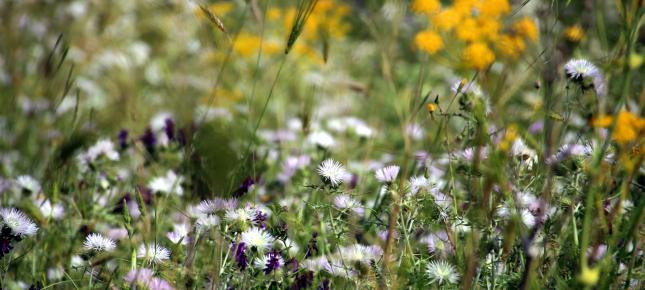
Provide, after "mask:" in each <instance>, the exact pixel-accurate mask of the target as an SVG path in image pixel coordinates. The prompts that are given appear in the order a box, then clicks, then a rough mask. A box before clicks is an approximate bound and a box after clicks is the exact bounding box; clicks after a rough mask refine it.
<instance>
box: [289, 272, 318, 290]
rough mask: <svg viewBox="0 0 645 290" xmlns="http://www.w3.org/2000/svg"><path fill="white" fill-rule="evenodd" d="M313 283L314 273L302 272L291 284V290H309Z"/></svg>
mask: <svg viewBox="0 0 645 290" xmlns="http://www.w3.org/2000/svg"><path fill="white" fill-rule="evenodd" d="M313 282H314V272H311V271H303V272H300V273H298V275H296V279H295V281H293V284H291V290H302V289H309V287H311V285H312V284H313Z"/></svg>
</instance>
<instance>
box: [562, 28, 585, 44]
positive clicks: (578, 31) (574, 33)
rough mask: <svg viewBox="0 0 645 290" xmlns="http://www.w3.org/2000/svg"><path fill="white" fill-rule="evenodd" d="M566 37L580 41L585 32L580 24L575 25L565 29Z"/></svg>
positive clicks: (572, 40) (573, 40)
mask: <svg viewBox="0 0 645 290" xmlns="http://www.w3.org/2000/svg"><path fill="white" fill-rule="evenodd" d="M564 37H565V38H566V39H567V40H569V41H571V42H580V40H582V38H583V37H585V32H584V30H582V27H580V25H573V26H569V27H567V28H566V29H565V30H564Z"/></svg>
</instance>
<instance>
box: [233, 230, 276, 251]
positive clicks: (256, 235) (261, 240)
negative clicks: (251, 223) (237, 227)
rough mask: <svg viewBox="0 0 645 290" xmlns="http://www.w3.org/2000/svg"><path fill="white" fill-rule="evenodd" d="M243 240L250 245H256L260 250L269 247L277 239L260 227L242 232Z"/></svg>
mask: <svg viewBox="0 0 645 290" xmlns="http://www.w3.org/2000/svg"><path fill="white" fill-rule="evenodd" d="M241 239H242V242H244V244H246V245H247V246H249V247H255V248H256V249H258V250H259V251H264V250H267V249H269V247H271V245H272V244H273V242H274V241H275V239H274V238H273V236H271V234H269V233H268V232H266V231H264V230H262V229H260V228H256V227H253V228H250V229H248V230H247V231H245V232H243V233H242V238H241Z"/></svg>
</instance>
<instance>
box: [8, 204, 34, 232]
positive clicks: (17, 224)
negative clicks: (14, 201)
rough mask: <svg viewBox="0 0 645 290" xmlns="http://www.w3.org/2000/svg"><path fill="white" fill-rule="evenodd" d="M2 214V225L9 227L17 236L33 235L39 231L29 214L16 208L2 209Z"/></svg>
mask: <svg viewBox="0 0 645 290" xmlns="http://www.w3.org/2000/svg"><path fill="white" fill-rule="evenodd" d="M0 216H1V217H2V221H1V222H0V225H6V226H7V227H9V228H10V229H11V232H12V233H13V235H15V236H21V237H25V236H33V235H35V234H36V232H37V231H38V227H37V226H36V224H35V223H34V222H32V221H31V219H30V218H29V217H27V215H25V214H24V213H23V212H21V211H19V210H17V209H15V208H3V209H0Z"/></svg>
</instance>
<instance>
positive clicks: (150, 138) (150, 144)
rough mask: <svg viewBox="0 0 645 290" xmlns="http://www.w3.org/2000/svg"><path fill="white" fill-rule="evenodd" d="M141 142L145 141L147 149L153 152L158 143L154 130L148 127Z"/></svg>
mask: <svg viewBox="0 0 645 290" xmlns="http://www.w3.org/2000/svg"><path fill="white" fill-rule="evenodd" d="M141 142H143V145H144V146H145V147H146V150H148V152H150V154H152V153H153V152H154V151H155V145H157V136H155V133H154V132H152V129H150V128H147V129H146V131H145V132H144V133H143V136H141Z"/></svg>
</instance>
